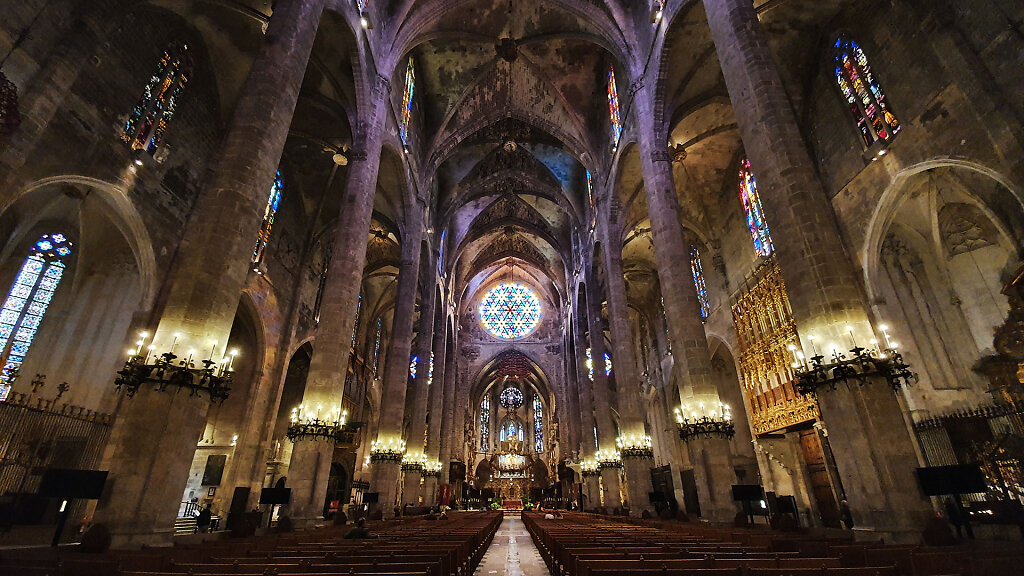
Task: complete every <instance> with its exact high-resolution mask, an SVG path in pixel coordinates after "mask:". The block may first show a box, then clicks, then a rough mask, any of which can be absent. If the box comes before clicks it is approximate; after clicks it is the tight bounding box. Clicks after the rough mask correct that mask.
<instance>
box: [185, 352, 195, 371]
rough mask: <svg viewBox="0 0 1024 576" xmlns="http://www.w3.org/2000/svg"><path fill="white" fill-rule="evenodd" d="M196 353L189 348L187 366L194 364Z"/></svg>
mask: <svg viewBox="0 0 1024 576" xmlns="http://www.w3.org/2000/svg"><path fill="white" fill-rule="evenodd" d="M195 353H196V351H195V350H189V351H188V360H185V366H186V367H187V366H191V365H192V355H193V354H195Z"/></svg>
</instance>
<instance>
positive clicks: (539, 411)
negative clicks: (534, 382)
mask: <svg viewBox="0 0 1024 576" xmlns="http://www.w3.org/2000/svg"><path fill="white" fill-rule="evenodd" d="M533 449H534V450H535V451H537V452H543V451H544V403H543V402H541V400H540V394H537V393H534V394H533Z"/></svg>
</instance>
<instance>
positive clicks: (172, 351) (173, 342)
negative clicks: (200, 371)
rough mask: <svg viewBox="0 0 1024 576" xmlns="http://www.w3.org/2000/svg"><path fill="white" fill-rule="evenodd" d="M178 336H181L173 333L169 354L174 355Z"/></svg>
mask: <svg viewBox="0 0 1024 576" xmlns="http://www.w3.org/2000/svg"><path fill="white" fill-rule="evenodd" d="M179 336H181V334H178V333H177V332H175V333H174V340H173V341H172V342H171V354H174V347H175V346H177V345H178V337H179Z"/></svg>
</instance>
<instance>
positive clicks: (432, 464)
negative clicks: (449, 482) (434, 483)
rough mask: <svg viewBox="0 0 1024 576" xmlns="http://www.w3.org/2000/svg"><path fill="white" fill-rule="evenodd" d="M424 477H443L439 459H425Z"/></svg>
mask: <svg viewBox="0 0 1024 576" xmlns="http://www.w3.org/2000/svg"><path fill="white" fill-rule="evenodd" d="M423 477H424V478H440V477H441V462H439V461H437V460H427V459H426V458H424V460H423Z"/></svg>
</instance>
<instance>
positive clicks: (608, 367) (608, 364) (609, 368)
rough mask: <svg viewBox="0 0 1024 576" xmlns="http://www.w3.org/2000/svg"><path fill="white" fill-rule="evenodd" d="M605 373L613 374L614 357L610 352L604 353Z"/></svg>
mask: <svg viewBox="0 0 1024 576" xmlns="http://www.w3.org/2000/svg"><path fill="white" fill-rule="evenodd" d="M604 375H605V376H611V375H612V357H611V354H608V353H607V352H605V353H604Z"/></svg>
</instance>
